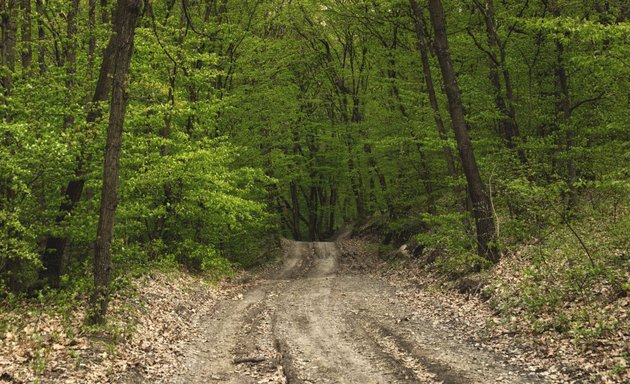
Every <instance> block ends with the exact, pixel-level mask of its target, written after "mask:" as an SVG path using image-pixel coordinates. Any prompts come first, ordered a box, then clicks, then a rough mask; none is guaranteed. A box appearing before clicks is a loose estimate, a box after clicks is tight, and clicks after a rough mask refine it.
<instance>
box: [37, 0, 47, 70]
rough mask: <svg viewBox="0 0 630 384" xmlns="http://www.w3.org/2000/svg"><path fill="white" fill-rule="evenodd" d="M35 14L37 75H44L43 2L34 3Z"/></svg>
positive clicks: (44, 35) (44, 37) (42, 0)
mask: <svg viewBox="0 0 630 384" xmlns="http://www.w3.org/2000/svg"><path fill="white" fill-rule="evenodd" d="M35 12H36V13H37V65H38V67H39V74H40V75H44V74H45V73H46V30H45V29H44V21H43V19H44V0H36V1H35Z"/></svg>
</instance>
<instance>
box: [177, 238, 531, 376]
mask: <svg viewBox="0 0 630 384" xmlns="http://www.w3.org/2000/svg"><path fill="white" fill-rule="evenodd" d="M285 248H286V252H285V258H284V263H283V267H282V268H281V269H280V270H278V271H276V272H275V273H273V274H269V276H267V278H264V279H261V280H260V282H258V283H256V284H255V286H254V287H253V288H252V289H250V290H249V291H247V292H246V293H245V294H243V295H242V296H238V297H235V298H233V299H231V300H226V301H224V302H222V303H220V304H219V305H218V306H217V307H216V308H215V311H214V316H213V317H212V318H208V319H207V321H206V323H205V324H204V326H203V327H202V330H201V331H200V334H199V335H197V337H196V341H195V342H194V343H193V344H192V345H190V346H188V347H187V348H186V351H187V352H186V353H185V355H184V356H183V357H182V358H183V359H184V365H185V369H186V371H185V372H183V373H182V374H181V375H180V376H177V377H173V378H170V379H169V381H168V382H170V383H177V384H184V383H185V384H188V383H267V382H278V383H282V382H287V383H375V384H376V383H533V382H537V381H536V380H534V379H533V378H532V377H528V376H525V375H523V374H521V373H519V371H518V370H517V369H516V368H514V367H510V366H509V365H508V364H507V363H505V362H504V361H502V360H501V358H499V357H498V356H494V355H490V354H488V353H485V352H482V351H480V350H478V349H476V348H475V347H474V346H473V345H467V344H466V343H463V342H461V341H455V338H453V337H451V335H449V334H447V333H446V332H444V331H440V330H439V329H437V328H435V327H433V326H432V324H431V323H429V322H427V321H426V320H424V321H423V319H422V316H419V315H417V314H414V313H413V311H412V310H411V309H410V308H409V307H407V306H406V305H405V304H404V303H402V302H401V301H400V300H398V298H397V296H396V294H395V291H394V289H393V288H392V287H391V286H389V285H388V284H387V283H386V282H384V281H381V280H379V279H377V278H373V277H369V276H366V275H362V274H342V273H340V268H339V264H340V260H341V254H340V251H339V249H338V248H337V246H336V245H335V244H334V243H324V242H319V243H306V242H287V244H286V247H285ZM243 360H246V361H243Z"/></svg>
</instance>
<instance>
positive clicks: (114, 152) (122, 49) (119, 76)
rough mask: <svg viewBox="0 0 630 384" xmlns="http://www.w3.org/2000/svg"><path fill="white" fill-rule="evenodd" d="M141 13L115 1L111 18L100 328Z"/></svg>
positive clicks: (123, 0) (98, 256)
mask: <svg viewBox="0 0 630 384" xmlns="http://www.w3.org/2000/svg"><path fill="white" fill-rule="evenodd" d="M141 11H142V0H118V5H117V7H116V12H115V17H114V28H113V29H114V34H113V35H112V38H111V40H110V42H111V41H113V42H114V44H113V46H114V49H113V50H112V52H111V54H112V55H113V58H114V59H113V61H114V63H115V65H114V71H113V85H112V102H111V107H110V114H109V125H108V127H107V144H106V147H105V163H104V167H103V170H104V171H103V190H102V192H101V206H100V210H99V212H100V214H99V220H98V229H97V232H96V244H95V251H94V293H93V295H92V310H91V312H90V316H89V321H90V322H91V323H95V324H101V323H103V322H104V321H105V314H106V312H107V305H108V303H109V285H110V282H111V274H112V239H113V237H114V219H115V216H116V206H117V203H118V182H119V177H118V175H119V171H120V152H121V145H122V136H123V135H122V134H123V123H124V121H125V111H126V109H127V83H128V82H127V77H128V73H129V66H130V63H131V56H132V53H133V43H134V37H135V30H136V24H137V21H138V18H139V16H140V13H141Z"/></svg>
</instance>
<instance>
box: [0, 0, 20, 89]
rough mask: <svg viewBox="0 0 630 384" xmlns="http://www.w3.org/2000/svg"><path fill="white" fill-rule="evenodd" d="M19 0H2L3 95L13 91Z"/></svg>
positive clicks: (0, 15)
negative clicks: (6, 0)
mask: <svg viewBox="0 0 630 384" xmlns="http://www.w3.org/2000/svg"><path fill="white" fill-rule="evenodd" d="M16 2H17V0H8V2H5V0H2V2H1V4H2V7H0V11H1V13H0V17H1V18H2V24H1V26H2V39H1V43H2V77H1V78H0V81H1V83H2V88H3V89H2V90H3V92H4V94H3V96H4V97H6V96H8V95H9V94H10V93H11V88H12V87H13V72H14V71H15V39H16V35H17V23H16V19H17V4H16Z"/></svg>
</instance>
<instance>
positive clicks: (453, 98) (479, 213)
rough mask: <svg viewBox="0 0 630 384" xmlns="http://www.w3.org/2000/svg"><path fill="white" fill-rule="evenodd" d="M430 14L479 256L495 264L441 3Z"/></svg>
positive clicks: (490, 222) (433, 1)
mask: <svg viewBox="0 0 630 384" xmlns="http://www.w3.org/2000/svg"><path fill="white" fill-rule="evenodd" d="M429 11H430V13H431V22H432V24H433V29H434V31H435V48H436V55H437V58H438V61H439V63H440V69H441V71H442V78H443V81H444V88H445V91H446V96H447V98H448V106H449V112H450V115H451V124H452V126H453V131H454V133H455V139H456V141H457V148H458V150H459V155H460V157H461V161H462V165H463V168H464V174H465V175H466V181H467V183H468V191H469V194H470V198H471V200H472V203H473V215H474V217H475V223H476V227H477V246H478V253H479V255H480V256H483V257H485V258H487V259H488V260H491V261H493V262H496V261H498V259H499V251H498V249H497V246H496V227H495V222H494V218H493V214H492V209H491V206H490V199H489V197H488V195H487V194H486V191H485V190H484V186H483V183H482V181H481V175H480V174H479V169H478V168H477V161H476V159H475V155H474V152H473V148H472V143H471V141H470V137H469V135H468V129H467V126H466V121H465V115H464V106H463V103H462V99H461V93H460V90H459V86H458V85H457V78H456V76H455V71H454V69H453V64H452V62H451V55H450V52H449V48H448V38H447V35H446V20H445V17H444V9H443V7H442V2H441V0H429Z"/></svg>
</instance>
